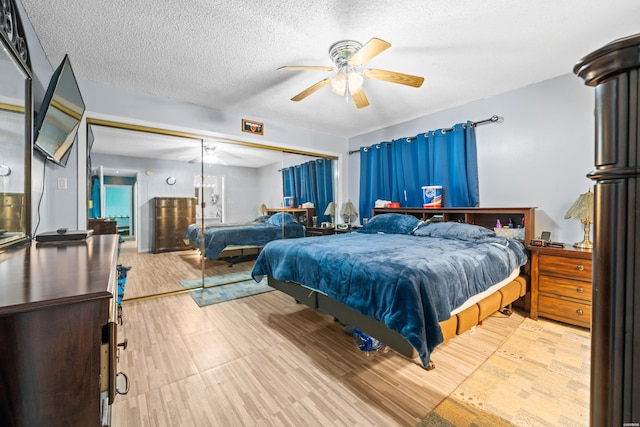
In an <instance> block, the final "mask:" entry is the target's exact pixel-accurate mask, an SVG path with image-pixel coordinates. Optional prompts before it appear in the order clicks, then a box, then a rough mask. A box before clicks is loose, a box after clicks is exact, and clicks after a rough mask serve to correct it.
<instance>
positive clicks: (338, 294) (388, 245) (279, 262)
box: [252, 232, 527, 366]
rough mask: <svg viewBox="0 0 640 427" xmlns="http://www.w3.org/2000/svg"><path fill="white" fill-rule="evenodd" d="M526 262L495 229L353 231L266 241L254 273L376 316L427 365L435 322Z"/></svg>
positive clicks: (518, 247)
mask: <svg viewBox="0 0 640 427" xmlns="http://www.w3.org/2000/svg"><path fill="white" fill-rule="evenodd" d="M526 262H527V253H526V251H525V249H524V247H523V245H522V244H521V243H520V242H518V241H516V240H510V239H504V238H499V237H495V235H494V236H487V237H484V236H482V237H480V238H478V237H477V236H474V238H473V239H469V240H461V239H458V238H442V237H432V236H415V235H407V234H404V235H399V234H377V233H376V234H364V233H358V232H353V233H349V234H340V235H334V236H324V237H314V238H308V239H298V240H281V241H276V242H271V243H269V244H267V245H266V246H265V248H264V249H263V251H262V252H261V253H260V256H259V257H258V259H257V260H256V263H255V266H254V268H253V271H252V276H253V277H254V279H256V280H258V281H260V280H261V279H262V277H263V276H264V275H268V276H271V277H273V278H275V279H278V280H282V281H291V282H295V283H298V284H302V285H304V286H306V287H308V288H311V289H314V290H317V291H319V292H322V293H324V294H326V295H328V296H329V297H331V298H333V299H335V300H337V301H340V302H342V303H344V304H346V305H347V306H349V307H350V308H352V309H354V310H356V311H358V312H360V313H362V314H364V315H367V316H370V317H373V318H375V319H378V320H380V321H381V322H383V323H384V324H385V325H386V326H387V327H388V328H389V329H392V330H394V331H396V332H398V333H400V334H401V335H402V336H403V337H405V338H406V339H407V340H408V341H409V343H411V345H412V346H413V347H414V348H415V349H416V351H417V353H418V355H419V356H420V359H421V361H422V363H423V366H427V365H428V363H429V358H430V353H431V351H432V350H433V349H434V348H435V347H436V346H437V345H438V344H440V343H441V342H442V341H443V336H442V332H441V330H440V326H439V325H438V322H441V321H443V320H446V319H448V318H449V317H450V313H451V311H452V310H454V309H455V308H457V307H458V306H460V305H462V304H463V303H464V302H465V301H466V300H467V299H468V298H469V297H470V296H472V295H475V294H477V293H479V292H482V291H484V290H486V289H487V288H489V287H490V286H492V285H494V284H496V283H498V282H500V281H502V280H504V279H506V278H507V277H508V276H509V275H510V274H511V273H512V272H513V271H514V270H515V269H517V268H518V267H520V266H522V265H524V264H525V263H526ZM356 326H357V325H356Z"/></svg>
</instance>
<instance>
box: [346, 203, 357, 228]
mask: <svg viewBox="0 0 640 427" xmlns="http://www.w3.org/2000/svg"><path fill="white" fill-rule="evenodd" d="M357 215H358V213H357V212H356V209H355V208H354V207H353V203H351V202H347V203H345V204H344V207H343V208H342V216H343V217H345V218H346V220H347V224H349V228H351V217H352V216H357Z"/></svg>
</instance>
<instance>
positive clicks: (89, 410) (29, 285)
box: [0, 235, 118, 426]
mask: <svg viewBox="0 0 640 427" xmlns="http://www.w3.org/2000/svg"><path fill="white" fill-rule="evenodd" d="M117 245H118V238H117V236H116V235H104V236H92V237H89V238H88V239H87V240H83V241H80V242H62V243H61V242H56V243H35V242H34V243H32V244H29V245H27V246H23V247H19V248H15V249H12V250H10V251H7V252H5V253H2V254H0V278H1V280H0V343H1V345H0V348H1V350H0V396H1V398H0V425H3V426H45V425H47V426H48V425H70V426H100V425H104V424H107V423H108V413H109V404H110V402H112V401H113V398H114V397H115V370H116V367H115V365H116V363H115V348H116V346H115V339H116V337H115V334H109V333H106V332H108V330H109V328H110V325H111V324H112V322H114V321H115V320H116V316H117V310H116V305H115V301H116V300H115V293H116V289H117V272H116V262H117V247H118V246H117ZM114 329H115V328H114Z"/></svg>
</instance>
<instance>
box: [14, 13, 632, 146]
mask: <svg viewBox="0 0 640 427" xmlns="http://www.w3.org/2000/svg"><path fill="white" fill-rule="evenodd" d="M21 1H22V3H23V4H24V6H25V9H26V11H27V13H28V16H29V18H30V20H31V22H32V24H33V26H34V28H35V31H36V33H37V34H38V36H39V38H40V41H41V44H42V47H43V48H44V51H45V52H46V54H47V57H48V59H49V61H50V63H51V64H52V66H54V67H55V66H57V65H58V64H59V63H60V61H61V60H62V58H63V56H64V54H65V53H68V54H69V56H70V59H71V61H72V63H73V68H74V71H75V73H76V75H77V77H78V78H79V79H83V80H93V81H97V82H101V83H105V84H109V85H114V86H118V87H123V88H128V89H135V90H139V91H143V92H147V93H150V94H154V95H159V96H162V97H169V98H174V99H179V100H182V101H188V102H192V103H195V104H200V105H203V106H207V107H211V108H214V109H219V110H226V111H230V112H236V113H240V114H242V116H243V117H250V118H252V119H255V120H260V121H263V122H265V124H267V126H268V122H269V121H277V122H279V123H283V124H291V125H294V126H302V127H306V128H309V129H313V130H317V131H322V132H326V133H330V134H334V135H340V136H344V137H352V136H355V135H359V134H363V133H366V132H370V131H373V130H376V129H380V128H384V127H387V126H390V125H393V124H397V123H401V122H404V121H406V120H410V119H413V118H416V117H420V116H424V115H427V114H430V113H434V112H437V111H441V110H444V109H447V108H451V107H454V106H458V105H462V104H466V103H468V102H471V101H474V100H477V99H482V98H487V97H490V96H494V95H497V94H499V93H503V92H506V91H509V90H512V89H515V88H518V87H522V86H526V85H529V84H532V83H535V82H539V81H542V80H546V79H549V78H552V77H556V76H559V75H563V74H567V73H571V72H572V68H573V65H574V64H575V62H576V61H577V60H579V59H580V58H581V57H583V56H584V55H586V54H587V53H589V52H591V51H593V50H594V49H597V48H599V47H601V46H603V45H604V44H606V43H608V42H610V41H613V40H614V39H617V38H620V37H625V36H628V35H632V34H635V33H637V32H640V25H639V21H638V19H639V18H640V1H638V0H611V1H607V2H605V1H603V0H597V1H595V0H564V1H562V0H539V1H524V0H519V1H518V0H486V1H471V0H467V1H463V0H431V1H427V0H411V1H395V2H392V1H376V0H367V1H363V0H354V1H319V0H280V1H278V2H273V1H268V0H267V1H260V2H257V1H249V0H218V1H211V0H189V1H182V2H176V1H167V0H164V1H162V0H135V1H132V0H111V1H98V0H56V1H51V0H21ZM372 37H378V38H381V39H384V40H386V41H388V42H390V43H391V44H392V46H391V48H390V49H388V50H386V51H385V52H383V53H381V54H380V55H378V56H377V57H375V58H373V59H372V60H371V61H370V62H368V63H367V64H366V66H365V68H378V69H383V70H392V71H399V72H403V73H408V74H415V75H420V76H424V77H425V82H424V84H423V85H422V87H421V88H419V89H415V88H411V87H406V86H402V85H397V84H392V83H388V82H383V81H378V80H371V79H367V80H366V81H365V86H364V90H365V91H366V94H367V96H368V98H369V101H370V103H371V105H370V106H369V107H367V108H364V109H360V110H358V109H356V108H355V106H354V105H353V103H352V102H350V103H349V104H346V103H345V101H344V99H343V98H341V97H339V96H338V95H335V94H333V93H332V92H331V90H330V88H329V87H324V88H322V89H321V90H319V91H318V92H316V93H314V94H312V95H310V96H309V97H308V98H306V99H304V100H302V101H300V102H292V101H290V98H291V97H292V96H294V95H296V94H297V93H299V92H301V91H302V90H303V89H305V88H307V87H308V86H310V85H312V84H314V83H316V82H317V81H319V80H321V79H323V78H324V77H327V76H328V75H330V74H327V73H326V72H320V71H298V72H292V71H277V70H276V69H277V68H278V67H280V66H283V65H327V66H331V65H333V64H332V63H331V60H330V59H329V56H328V49H329V46H330V45H331V44H333V43H334V42H336V41H338V40H342V39H354V40H357V41H359V42H361V43H366V42H367V41H368V40H369V39H371V38H372ZM483 118H484V117H479V118H477V119H483ZM445 125H446V124H445Z"/></svg>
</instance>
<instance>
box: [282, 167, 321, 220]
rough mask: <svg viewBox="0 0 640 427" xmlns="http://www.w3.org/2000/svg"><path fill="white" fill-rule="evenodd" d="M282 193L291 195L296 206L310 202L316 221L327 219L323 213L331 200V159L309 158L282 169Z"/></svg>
mask: <svg viewBox="0 0 640 427" xmlns="http://www.w3.org/2000/svg"><path fill="white" fill-rule="evenodd" d="M282 177H283V181H284V195H285V196H293V197H294V201H295V204H296V206H297V205H301V204H303V203H306V202H312V203H313V205H314V206H315V207H316V215H317V216H318V222H322V221H329V220H330V219H329V218H330V217H329V216H325V215H324V211H325V209H326V208H327V205H328V204H329V202H331V201H333V165H332V161H331V160H325V159H318V160H311V161H309V162H306V163H303V164H301V165H297V166H291V167H288V168H285V169H283V170H282Z"/></svg>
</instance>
